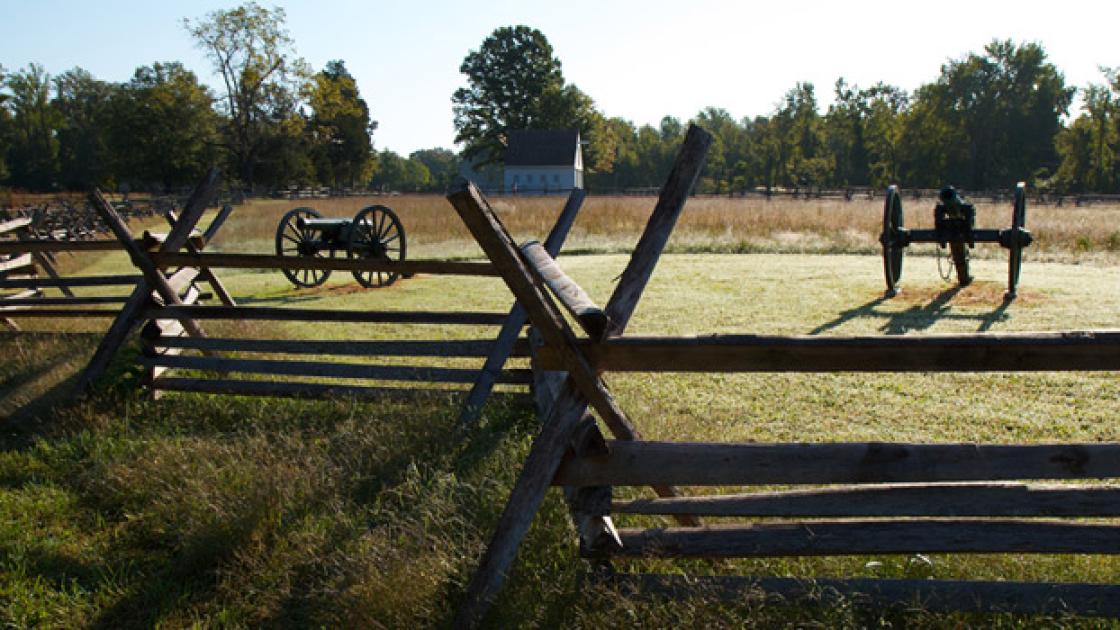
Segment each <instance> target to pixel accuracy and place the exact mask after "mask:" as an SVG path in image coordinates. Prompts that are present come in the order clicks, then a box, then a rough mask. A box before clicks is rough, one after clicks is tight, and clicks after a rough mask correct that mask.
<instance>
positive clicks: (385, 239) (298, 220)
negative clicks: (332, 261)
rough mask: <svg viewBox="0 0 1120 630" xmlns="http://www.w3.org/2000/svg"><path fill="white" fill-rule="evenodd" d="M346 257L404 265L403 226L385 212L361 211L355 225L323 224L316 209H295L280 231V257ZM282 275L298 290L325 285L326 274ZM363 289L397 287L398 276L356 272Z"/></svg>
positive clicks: (289, 271)
mask: <svg viewBox="0 0 1120 630" xmlns="http://www.w3.org/2000/svg"><path fill="white" fill-rule="evenodd" d="M339 252H346V257H347V258H355V259H363V258H375V259H378V260H391V261H394V262H401V261H403V260H404V257H405V237H404V226H402V225H401V221H400V219H399V218H397V215H396V213H395V212H393V211H392V210H391V209H390V208H388V207H386V206H368V207H366V208H362V209H361V210H360V211H359V212H358V214H356V215H354V218H353V219H330V218H323V216H322V215H321V214H319V212H318V211H316V210H315V209H314V208H295V209H293V210H289V211H288V212H287V213H285V214H284V216H283V218H281V219H280V225H279V226H277V228H276V255H277V256H283V257H287V256H300V257H304V258H324V257H327V256H329V257H330V258H334V257H335V255H336V254H337V253H339ZM283 271H284V275H285V276H286V277H287V278H288V280H290V281H291V283H292V284H294V285H296V286H297V287H317V286H319V285H321V284H323V283H324V282H326V281H327V278H329V277H330V275H331V272H330V270H327V269H284V270H283ZM353 274H354V279H356V280H357V281H358V284H361V285H362V286H363V287H367V288H377V287H384V286H388V285H390V284H393V283H394V282H396V280H397V278H398V277H399V275H400V274H398V273H396V272H389V271H354V272H353Z"/></svg>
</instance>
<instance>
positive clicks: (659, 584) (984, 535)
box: [448, 127, 1120, 626]
mask: <svg viewBox="0 0 1120 630" xmlns="http://www.w3.org/2000/svg"><path fill="white" fill-rule="evenodd" d="M710 143H711V137H710V136H709V135H708V134H707V133H705V132H703V131H702V130H700V129H698V128H696V127H693V128H691V129H690V130H689V132H688V135H687V137H686V139H685V142H684V144H683V146H682V148H681V151H680V154H679V155H678V158H677V161H676V163H675V165H674V167H673V170H672V172H671V173H670V175H669V180H668V182H667V183H666V185H665V187H664V188H663V189H662V191H661V196H660V198H659V200H658V203H657V206H656V207H655V209H654V210H653V213H652V215H651V217H650V220H649V223H648V224H647V226H646V228H645V232H644V233H643V234H642V236H641V238H640V240H639V241H638V244H637V246H636V248H635V250H634V252H633V255H632V258H631V261H630V263H629V265H628V266H627V268H626V270H625V271H624V272H623V274H622V276H621V277H620V280H619V283H618V285H617V287H616V288H615V290H614V292H613V294H612V295H611V297H610V300H609V301H608V302H607V304H606V306H605V307H603V308H600V307H598V306H597V305H596V304H595V303H594V302H593V301H592V299H591V297H590V296H589V295H588V294H587V293H586V292H584V291H583V290H582V289H581V288H580V287H579V285H578V284H577V283H576V282H575V281H574V280H573V279H572V278H570V277H569V276H567V275H566V274H564V272H563V270H562V269H561V268H560V267H559V266H558V265H557V263H556V261H555V260H554V259H553V257H551V256H549V255H548V254H547V252H543V251H542V250H541V248H539V247H537V246H536V245H535V244H533V243H529V244H526V245H523V246H521V247H518V246H517V245H516V244H515V243H514V241H513V239H512V238H511V237H510V236H509V234H508V233H507V232H506V230H505V228H504V226H503V225H502V224H501V221H500V220H499V219H498V217H497V215H496V214H495V213H494V212H493V210H492V209H491V208H490V206H489V204H488V203H487V201H486V200H485V198H484V197H483V196H482V194H481V193H480V192H479V191H478V190H477V189H475V188H474V187H473V186H470V185H464V186H463V187H461V188H460V189H458V190H456V191H454V192H453V193H452V194H451V195H450V196H449V197H448V199H449V200H450V201H451V203H452V205H453V206H454V207H455V208H456V210H457V211H458V212H459V214H460V215H461V216H462V218H463V220H464V222H465V223H466V224H467V226H468V227H469V228H470V230H471V232H472V234H473V235H474V236H475V238H476V240H477V241H478V242H479V244H480V245H481V246H482V248H483V250H484V251H485V252H486V254H487V256H488V257H489V258H490V260H491V261H492V263H493V264H494V267H495V268H496V269H497V270H498V271H499V272H500V273H501V275H502V278H503V279H504V280H505V282H506V284H507V285H508V286H509V288H510V290H511V291H512V292H513V294H514V295H515V296H516V298H517V301H518V302H519V303H520V304H521V305H522V306H524V307H525V309H526V311H527V312H528V314H529V319H530V321H531V323H532V325H533V327H534V329H535V333H536V334H538V335H539V336H540V339H541V341H542V344H543V346H542V347H541V348H539V351H538V352H536V356H535V358H534V360H535V363H534V368H535V369H537V370H538V373H539V374H541V375H545V374H549V373H552V374H560V375H562V380H559V381H558V380H556V379H546V380H552V386H553V391H555V392H556V396H555V402H554V403H553V404H552V405H551V407H550V410H549V412H548V413H547V415H546V416H544V418H543V420H544V421H543V426H542V429H541V432H540V434H539V435H538V436H537V438H536V439H535V440H534V442H533V445H532V448H531V450H530V452H529V454H528V456H527V458H526V460H525V463H524V465H523V469H522V472H521V474H520V476H519V478H518V480H517V482H516V484H515V486H514V488H513V490H512V492H511V495H510V498H509V500H508V503H507V505H506V507H505V510H504V512H503V513H502V516H501V518H500V520H499V522H498V525H497V527H496V530H495V532H494V534H493V538H492V540H491V542H490V544H489V546H488V548H487V550H486V552H485V554H484V555H483V557H482V560H481V562H480V565H479V568H478V569H477V572H476V573H475V575H474V576H473V578H472V580H471V582H470V583H469V585H468V590H467V596H466V600H465V602H464V604H463V606H462V608H461V609H460V610H459V613H458V617H457V620H456V621H457V625H459V626H472V625H475V624H477V623H479V622H480V621H481V620H482V618H483V617H484V615H485V612H486V610H487V609H488V606H489V604H490V603H491V601H492V600H493V598H494V597H495V595H496V594H497V592H498V590H499V588H500V587H501V583H502V581H503V579H504V576H505V574H506V573H507V571H508V569H509V567H510V565H511V563H512V562H513V559H514V557H515V555H516V552H517V548H518V546H519V544H520V543H521V541H522V539H523V537H524V535H525V533H526V532H527V530H528V528H529V525H530V523H531V521H532V519H533V516H534V513H535V512H536V511H537V509H538V508H539V506H540V504H541V501H542V499H543V497H544V495H545V493H546V492H547V490H548V489H549V488H550V487H552V486H559V487H562V488H563V489H564V493H565V497H566V499H567V501H568V504H569V509H570V511H571V513H572V516H573V520H574V525H575V527H576V530H577V532H578V534H579V543H580V550H581V553H582V554H583V555H584V556H586V557H588V558H592V559H594V560H595V561H596V562H597V563H600V564H601V565H603V566H606V567H608V568H607V569H606V570H601V571H599V572H598V573H599V575H601V576H604V577H605V579H609V580H611V581H612V582H613V583H614V584H616V585H618V586H619V587H621V588H625V589H632V590H639V591H643V590H644V591H650V590H653V591H661V592H669V593H680V592H682V590H687V589H686V588H685V585H686V583H690V584H700V585H703V584H705V583H706V584H708V585H709V586H712V587H713V588H716V589H717V590H721V591H723V592H726V593H729V594H732V595H734V596H737V597H743V596H746V595H749V594H750V593H751V592H757V590H758V589H760V588H761V589H770V590H772V591H778V592H779V593H781V594H784V595H786V596H797V595H804V594H806V593H807V592H809V591H811V590H812V585H813V583H814V581H813V580H812V579H794V578H789V579H786V578H755V577H751V576H717V577H707V578H688V579H683V580H682V579H678V578H674V577H671V576H665V575H646V574H633V573H626V572H619V573H615V572H614V570H613V567H611V564H610V563H611V562H612V561H614V560H618V559H626V558H635V557H663V558H686V557H700V558H732V557H772V556H789V557H794V556H842V555H864V554H913V553H981V554H992V553H1009V554H1024V553H1026V554H1031V553H1038V554H1120V524H1118V521H1117V520H1115V519H1116V517H1120V486H1117V485H1115V484H1106V483H1100V482H1099V480H1105V479H1117V478H1120V443H1115V442H1113V443H1064V442H1060V441H1055V442H1053V443H1045V444H925V443H917V444H905V443H881V442H868V443H750V444H721V443H670V442H656V441H646V440H642V439H641V436H640V435H639V432H638V428H637V426H636V424H635V423H634V422H633V421H632V420H631V419H630V418H628V417H627V415H626V413H625V411H624V410H622V409H621V408H620V407H619V406H618V404H617V402H616V401H615V400H614V398H613V397H612V395H611V392H610V390H609V388H608V387H607V385H606V383H605V382H604V381H603V379H602V375H603V374H604V373H606V372H611V371H616V372H617V371H640V372H652V373H659V372H887V371H889V372H926V371H941V370H947V369H951V370H955V371H966V372H989V371H1063V370H1107V371H1120V332H1115V331H1081V332H1062V333H1023V334H986V333H980V334H962V335H943V336H932V335H931V336H923V337H883V336H880V337H809V336H758V335H724V336H698V337H625V336H622V333H623V331H624V329H625V327H626V325H627V323H628V321H629V319H630V315H631V313H632V312H633V309H634V307H635V306H636V304H637V302H638V300H639V299H640V296H641V293H642V291H643V289H644V287H645V284H646V282H647V281H648V279H649V277H650V275H651V274H652V272H653V269H654V266H655V265H656V262H657V259H658V257H659V255H660V253H661V250H662V248H663V246H664V243H665V242H666V241H667V239H668V238H669V235H670V233H671V232H672V229H673V226H674V224H675V222H676V220H677V217H678V216H679V214H680V211H681V209H682V208H683V205H684V200H685V199H686V197H687V194H688V192H689V191H690V190H691V189H692V187H693V185H694V184H695V182H696V179H697V177H698V176H699V174H700V171H701V168H702V166H703V163H704V156H705V155H706V153H707V150H708V147H709V146H710ZM557 304H559V306H558V305H557ZM561 307H562V308H563V309H565V310H566V311H568V313H569V314H570V315H571V316H572V318H573V320H574V321H575V322H576V324H577V326H578V329H579V330H580V331H581V332H582V333H583V335H581V336H577V335H576V331H575V330H573V329H572V327H571V326H570V325H569V324H568V321H567V320H566V319H565V317H564V316H563V314H562V312H561V310H560V309H561ZM589 408H590V409H591V410H594V412H595V414H596V415H597V416H598V418H599V420H600V421H601V422H602V424H603V425H605V426H606V428H607V430H608V431H609V432H610V433H611V434H612V437H613V439H610V440H607V439H604V437H603V435H602V433H601V432H600V429H599V426H600V425H599V423H598V422H596V421H595V420H594V419H593V418H592V417H591V416H589V415H588V409H589ZM1056 481H1062V482H1074V483H1060V484H1059V483H1054V482H1056ZM1088 481H1092V482H1088ZM1042 482H1046V483H1042ZM772 485H777V486H792V487H795V488H796V487H799V486H800V487H802V488H801V489H793V490H785V491H769V492H747V493H736V494H717V495H710V496H695V497H688V496H681V493H680V492H679V491H677V490H676V489H675V488H676V486H741V487H742V486H745V487H750V486H772ZM616 486H651V487H653V488H654V489H655V491H656V493H657V495H658V496H657V497H656V498H647V499H639V500H615V499H614V498H613V492H612V489H613V488H614V487H616ZM620 514H621V515H631V514H640V515H664V516H668V517H672V518H675V519H677V520H678V523H677V524H676V525H673V526H668V527H653V528H618V527H616V526H615V524H614V518H615V517H616V516H617V515H620ZM705 517H720V518H723V517H739V518H741V519H746V520H744V521H742V522H741V523H739V524H720V525H707V526H705V525H702V524H701V522H700V519H701V518H705ZM1086 519H1091V520H1086ZM819 584H820V585H821V586H826V587H829V588H831V589H833V590H834V591H835V592H838V593H841V594H844V595H847V596H852V597H857V596H858V597H859V598H870V599H871V600H873V601H878V602H879V603H884V604H899V603H901V604H916V605H918V606H920V607H923V608H924V609H927V610H941V609H956V610H960V609H964V610H1002V611H1013V612H1016V611H1017V612H1053V611H1059V610H1068V611H1074V612H1078V613H1082V614H1088V615H1105V616H1120V585H1116V584H1073V583H1018V582H983V581H938V580H885V579H884V580H868V579H852V580H843V579H825V580H821V581H820V582H819Z"/></svg>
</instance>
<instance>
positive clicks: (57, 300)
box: [0, 295, 128, 306]
mask: <svg viewBox="0 0 1120 630" xmlns="http://www.w3.org/2000/svg"><path fill="white" fill-rule="evenodd" d="M127 301H128V296H127V295H96V296H83V297H24V298H17V297H10V298H3V299H0V306H64V305H67V304H73V305H75V306H78V305H89V304H123V303H125V302H127Z"/></svg>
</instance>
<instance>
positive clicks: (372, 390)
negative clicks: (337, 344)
mask: <svg viewBox="0 0 1120 630" xmlns="http://www.w3.org/2000/svg"><path fill="white" fill-rule="evenodd" d="M152 387H153V388H155V389H158V390H164V391H178V392H197V393H204V394H223V395H236V396H270V397H281V398H360V399H383V398H406V399H414V398H417V397H424V396H428V397H432V396H448V395H458V394H460V393H462V390H453V389H415V388H413V389H406V388H396V387H361V386H355V385H334V384H329V383H293V382H277V381H248V380H236V379H225V378H224V379H220V380H213V379H198V378H180V377H169V376H164V377H162V378H159V379H156V381H155V382H154V383H153V384H152ZM499 394H500V395H502V396H510V397H512V398H515V399H521V398H525V395H524V394H516V393H505V392H499Z"/></svg>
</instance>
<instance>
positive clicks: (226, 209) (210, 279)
mask: <svg viewBox="0 0 1120 630" xmlns="http://www.w3.org/2000/svg"><path fill="white" fill-rule="evenodd" d="M232 210H233V206H231V205H229V204H226V205H225V206H222V210H221V211H220V212H219V213H218V216H217V217H215V218H214V221H212V222H211V223H210V227H208V228H207V229H206V234H204V235H202V237H201V238H200V239H199V240H198V242H192V241H188V242H187V251H188V252H190V253H192V254H198V253H200V252H201V251H202V249H203V248H204V247H206V244H207V243H209V242H210V239H211V238H213V236H214V233H216V232H217V230H218V228H220V227H221V225H222V223H223V222H225V220H226V217H228V216H229V213H230V212H231V211H232ZM164 217H165V218H166V219H167V221H168V223H170V224H171V226H172V227H174V226H175V223H176V222H177V221H178V219H179V217H178V215H176V214H175V212H174V211H168V212H167V214H166V215H164ZM198 270H199V273H198V277H199V278H201V279H202V280H204V281H205V282H206V283H208V284H209V285H210V288H212V289H213V290H214V292H215V293H217V294H218V300H220V301H221V303H222V304H224V305H226V306H237V302H236V301H235V300H234V299H233V296H232V295H230V292H229V290H227V289H226V285H225V284H223V283H222V281H221V280H220V279H219V278H218V276H217V275H216V274H215V273H214V272H213V271H212V270H211V269H210V268H209V267H198Z"/></svg>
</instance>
